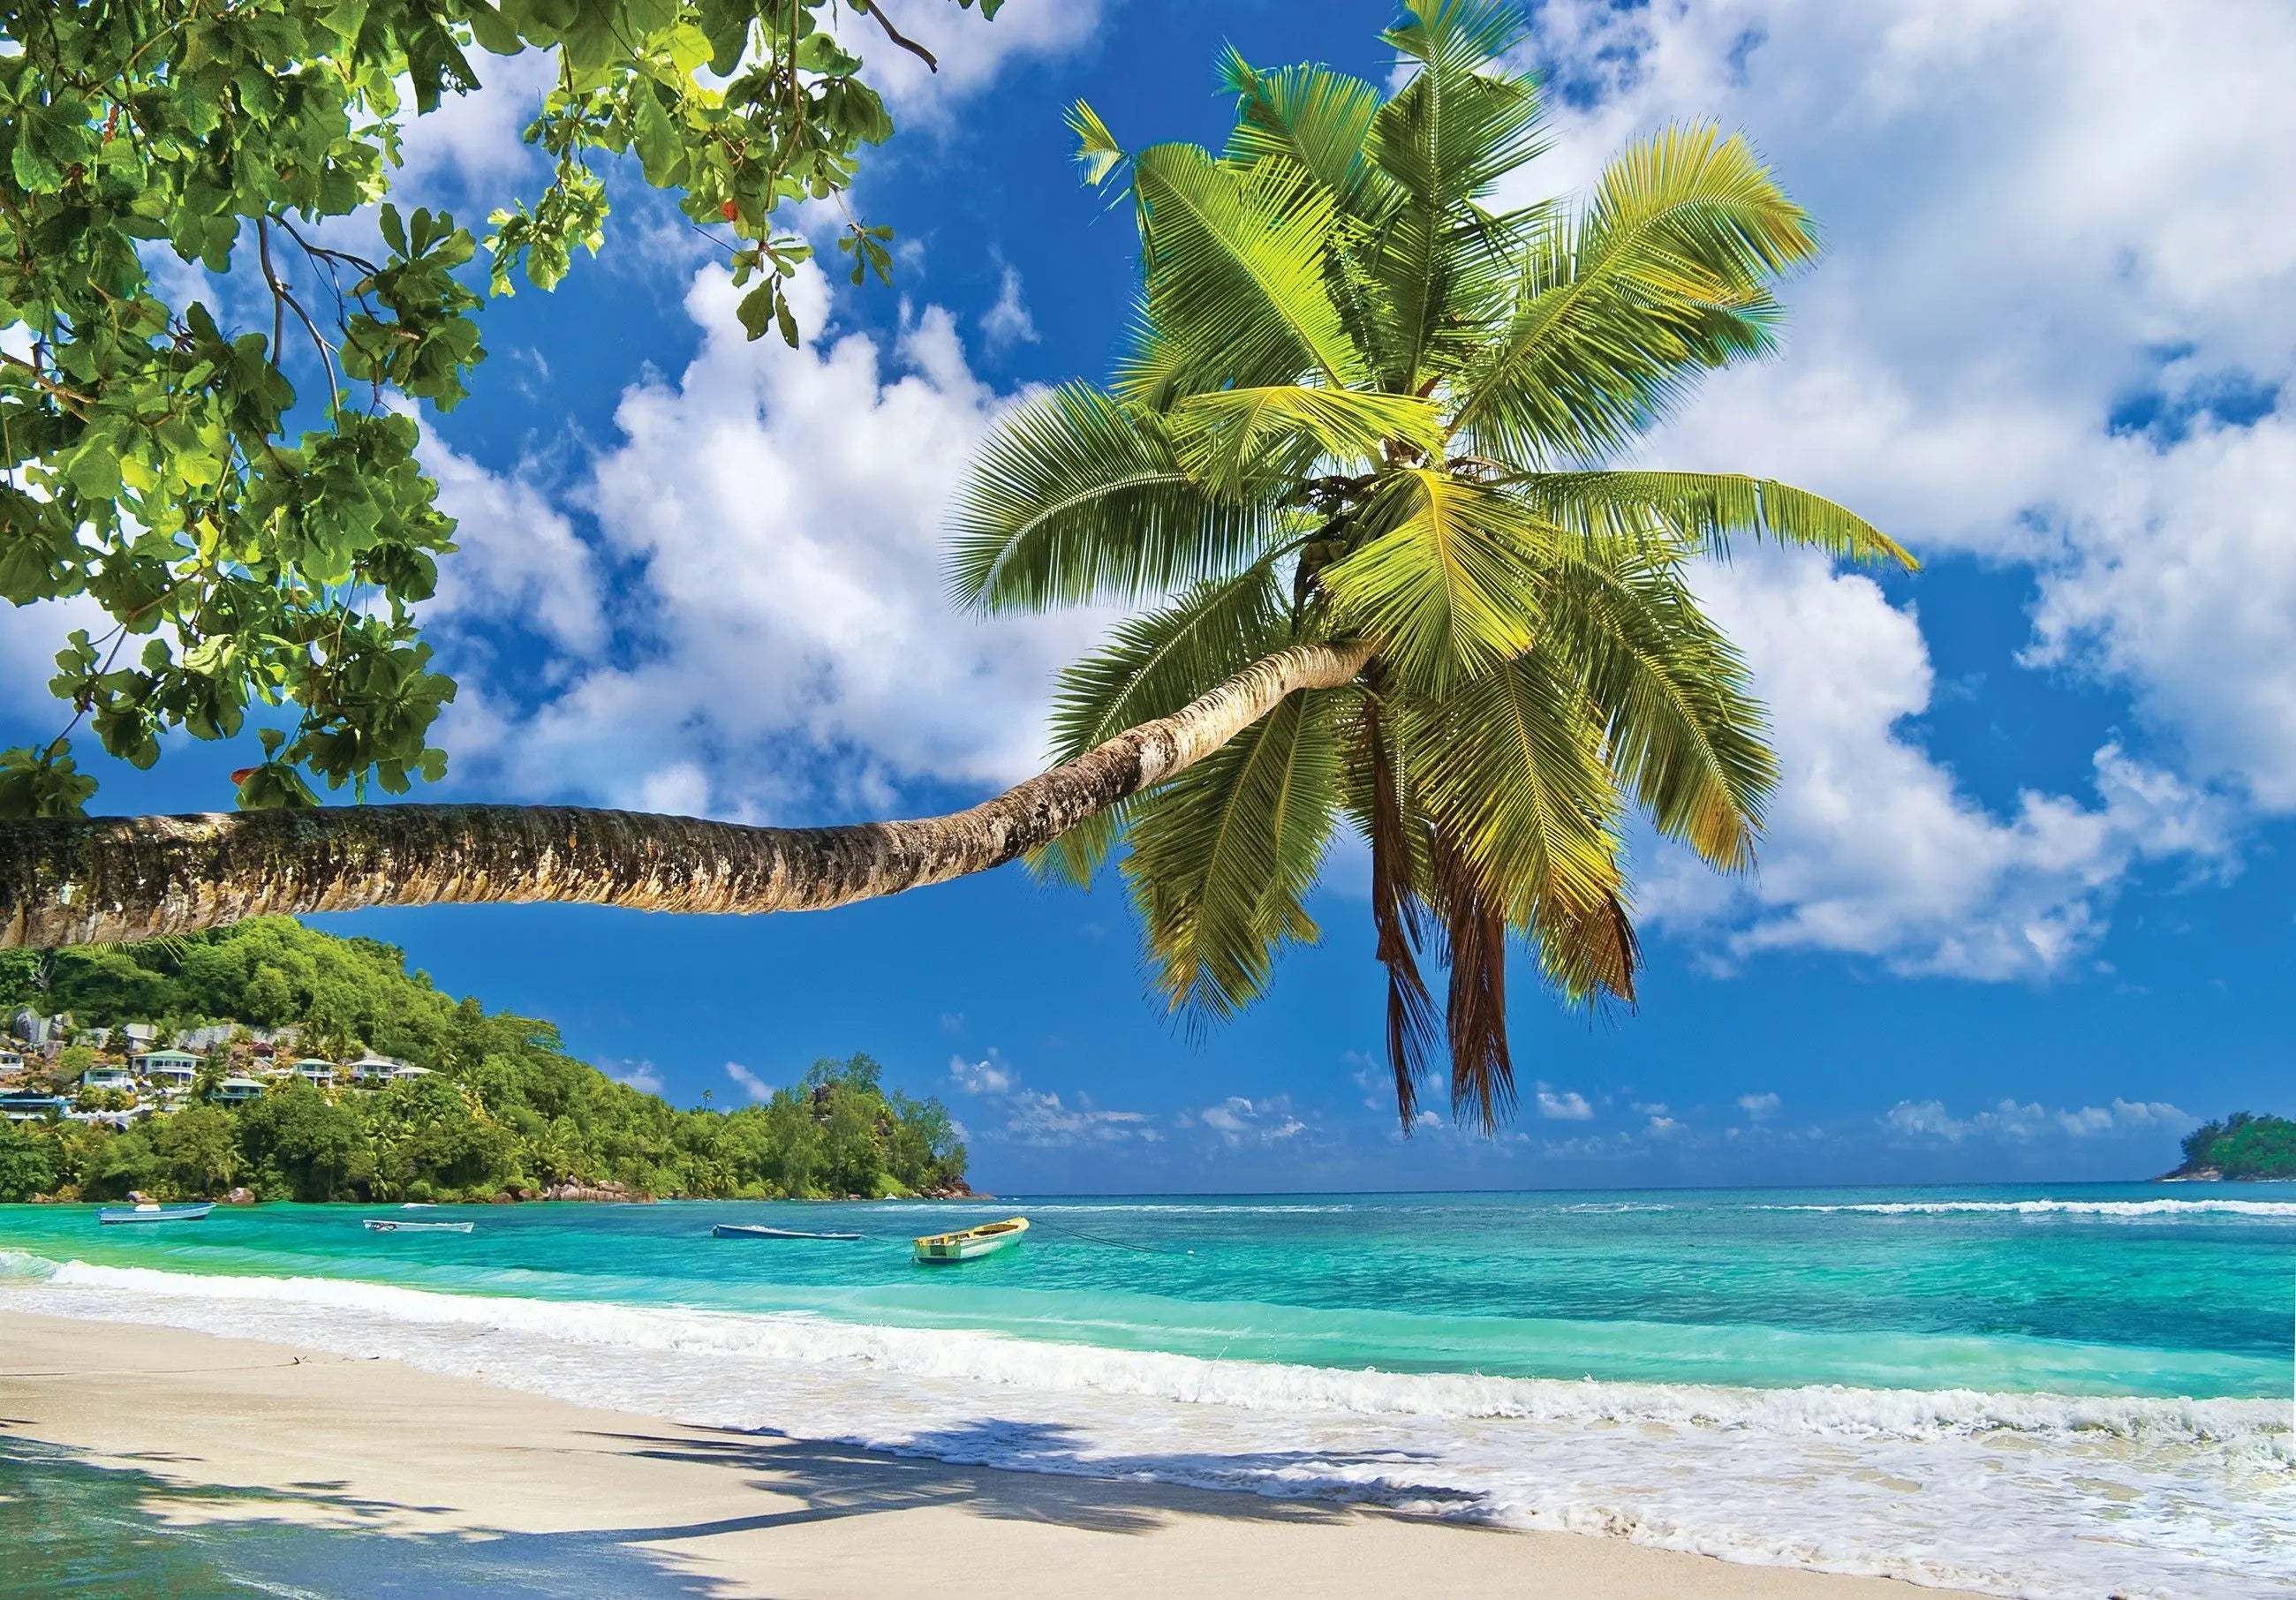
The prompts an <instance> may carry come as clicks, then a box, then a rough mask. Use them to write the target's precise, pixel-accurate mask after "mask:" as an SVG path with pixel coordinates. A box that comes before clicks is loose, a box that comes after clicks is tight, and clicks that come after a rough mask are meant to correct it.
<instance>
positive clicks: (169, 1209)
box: [95, 1200, 215, 1226]
mask: <svg viewBox="0 0 2296 1600" xmlns="http://www.w3.org/2000/svg"><path fill="white" fill-rule="evenodd" d="M212 1210H215V1202H214V1201H212V1200H203V1201H201V1202H199V1203H198V1204H196V1205H155V1204H153V1203H152V1202H149V1201H146V1202H144V1203H143V1204H142V1205H135V1206H106V1207H105V1208H104V1209H103V1210H100V1211H98V1212H97V1213H96V1214H95V1219H96V1221H98V1222H99V1223H102V1224H104V1225H106V1226H109V1225H111V1224H112V1223H115V1222H197V1221H198V1220H199V1219H200V1218H202V1217H204V1216H206V1215H207V1214H208V1213H209V1211H212Z"/></svg>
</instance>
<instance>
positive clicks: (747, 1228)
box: [709, 1222, 861, 1239]
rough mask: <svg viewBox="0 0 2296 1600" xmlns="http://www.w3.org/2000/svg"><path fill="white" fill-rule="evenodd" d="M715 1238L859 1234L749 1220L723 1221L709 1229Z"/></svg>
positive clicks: (808, 1236)
mask: <svg viewBox="0 0 2296 1600" xmlns="http://www.w3.org/2000/svg"><path fill="white" fill-rule="evenodd" d="M709 1236H710V1237H711V1238H713V1239H857V1238H859V1237H860V1236H861V1235H858V1234H808V1233H801V1232H799V1230H798V1229H796V1228H793V1227H761V1226H759V1225H758V1224H755V1223H749V1222H721V1223H719V1224H718V1225H717V1227H713V1228H711V1229H710V1230H709Z"/></svg>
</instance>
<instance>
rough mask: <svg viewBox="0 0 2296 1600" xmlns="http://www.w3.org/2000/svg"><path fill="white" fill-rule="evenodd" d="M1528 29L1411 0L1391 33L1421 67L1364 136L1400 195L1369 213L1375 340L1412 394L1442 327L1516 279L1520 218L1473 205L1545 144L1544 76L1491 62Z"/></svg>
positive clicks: (1489, 9) (1484, 9)
mask: <svg viewBox="0 0 2296 1600" xmlns="http://www.w3.org/2000/svg"><path fill="white" fill-rule="evenodd" d="M1521 27H1522V25H1521V18H1520V16H1519V14H1518V13H1517V12H1515V11H1514V10H1513V7H1510V6H1502V5H1488V4H1478V3H1474V0H1468V3H1459V0H1451V3H1447V4H1422V5H1419V6H1416V7H1415V8H1414V14H1413V18H1412V21H1409V22H1407V23H1406V24H1405V25H1403V26H1402V27H1399V28H1397V29H1392V30H1390V33H1389V34H1388V35H1387V39H1388V42H1389V43H1390V44H1391V45H1394V46H1395V48H1396V50H1397V52H1398V54H1400V55H1402V56H1403V57H1404V58H1405V59H1406V60H1407V61H1415V62H1418V63H1419V68H1418V70H1417V71H1416V72H1415V73H1414V74H1413V75H1412V77H1411V78H1410V79H1409V80H1408V81H1407V82H1406V84H1405V85H1404V86H1403V87H1402V88H1401V89H1399V90H1398V91H1397V93H1396V94H1395V95H1394V96H1393V97H1392V98H1391V99H1390V100H1389V101H1388V102H1387V103H1386V104H1385V105H1383V106H1382V107H1381V108H1380V110H1379V113H1378V115H1377V117H1376V118H1375V119H1374V121H1373V124H1372V127H1371V130H1370V133H1369V135H1368V137H1367V139H1366V142H1365V150H1366V152H1367V153H1368V154H1369V157H1370V159H1371V161H1372V164H1373V166H1374V168H1375V169H1376V170H1377V171H1378V172H1379V173H1381V174H1382V176H1384V177H1385V178H1386V180H1387V183H1388V186H1389V189H1390V191H1391V193H1392V195H1393V200H1392V202H1391V203H1390V204H1388V205H1386V206H1385V207H1383V208H1382V209H1380V210H1379V211H1378V212H1377V213H1375V214H1373V215H1370V216H1367V217H1366V221H1367V222H1368V223H1369V224H1370V225H1371V226H1372V227H1373V230H1374V238H1375V248H1374V249H1373V250H1371V251H1369V252H1368V254H1367V257H1366V259H1367V261H1368V263H1369V270H1370V272H1371V274H1372V275H1373V276H1374V277H1375V278H1376V279H1377V280H1378V282H1379V283H1380V284H1381V286H1382V290H1383V291H1384V299H1385V303H1386V305H1387V307H1388V308H1389V309H1390V322H1389V324H1388V326H1387V327H1386V328H1385V330H1384V331H1383V332H1384V336H1383V337H1382V339H1381V340H1380V341H1379V343H1380V344H1381V346H1382V351H1383V354H1384V355H1385V357H1386V359H1385V362H1384V363H1383V365H1382V370H1381V372H1380V373H1379V377H1380V380H1381V382H1382V383H1383V384H1385V385H1386V386H1387V387H1389V388H1391V389H1398V390H1404V391H1406V392H1416V391H1417V390H1419V388H1420V387H1421V384H1422V382H1423V378H1422V376H1421V374H1422V373H1423V370H1424V369H1425V365H1426V362H1427V358H1428V357H1429V355H1430V354H1431V351H1432V349H1433V347H1434V346H1435V344H1436V342H1437V341H1438V340H1439V336H1440V335H1441V333H1442V332H1443V330H1445V329H1446V328H1458V327H1462V326H1473V325H1476V324H1480V323H1481V322H1482V321H1483V320H1484V319H1485V317H1486V316H1488V315H1489V314H1490V313H1491V312H1492V311H1493V310H1495V309H1496V308H1497V303H1498V299H1499V296H1500V294H1501V292H1502V291H1503V288H1504V285H1505V282H1506V279H1507V277H1508V275H1509V270H1508V269H1509V267H1510V266H1511V264H1512V261H1513V257H1514V255H1515V253H1516V251H1515V249H1514V246H1515V244H1516V242H1517V241H1516V239H1515V236H1514V233H1515V225H1514V223H1513V221H1511V220H1509V219H1502V218H1499V217H1493V216H1491V215H1489V214H1488V213H1487V212H1485V211H1483V210H1482V209H1480V207H1479V206H1478V205H1477V204H1476V203H1475V202H1476V201H1477V200H1478V198H1479V197H1480V196H1482V195H1484V194H1486V193H1488V191H1489V189H1490V188H1491V186H1492V185H1494V184H1495V183H1497V180H1498V179H1499V178H1500V177H1501V176H1505V174H1506V173H1508V172H1511V171H1513V170H1514V169H1515V168H1519V167H1521V165H1522V164H1523V163H1524V162H1526V161H1529V160H1531V159H1532V158H1533V157H1534V156H1536V155H1537V154H1538V151H1539V149H1540V147H1541V142H1540V132H1539V130H1540V124H1541V108H1540V102H1539V94H1538V81H1537V79H1536V78H1532V77H1530V76H1529V75H1528V74H1508V73H1502V72H1496V71H1493V70H1492V69H1493V68H1494V67H1495V66H1496V65H1497V62H1498V59H1499V58H1500V57H1501V56H1503V55H1504V54H1505V52H1506V50H1507V49H1508V48H1510V47H1511V46H1512V45H1513V43H1514V42H1515V41H1516V40H1517V38H1519V37H1520V35H1521Z"/></svg>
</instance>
